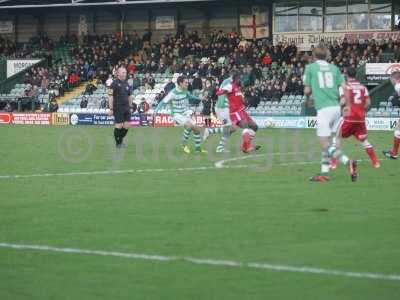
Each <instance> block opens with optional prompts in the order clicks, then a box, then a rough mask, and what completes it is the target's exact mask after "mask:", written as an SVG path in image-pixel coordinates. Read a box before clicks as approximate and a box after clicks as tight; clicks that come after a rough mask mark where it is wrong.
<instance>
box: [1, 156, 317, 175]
mask: <svg viewBox="0 0 400 300" xmlns="http://www.w3.org/2000/svg"><path fill="white" fill-rule="evenodd" d="M304 153H307V152H292V153H283V154H282V153H279V152H275V153H270V154H257V155H252V156H241V157H234V158H230V159H226V160H221V161H219V162H216V163H215V166H207V167H206V166H203V167H187V168H166V169H128V170H102V171H76V172H66V173H38V174H16V175H0V180H1V179H23V178H35V177H57V176H90V175H118V174H133V173H162V172H188V171H208V170H215V169H216V168H217V169H222V168H225V169H236V168H251V167H254V166H251V165H235V166H224V164H225V163H226V162H228V161H236V160H242V159H250V158H253V157H259V156H260V157H261V156H269V155H271V156H274V155H278V154H279V155H295V154H304ZM309 163H314V162H294V163H278V164H276V165H280V166H286V165H298V164H309ZM219 164H221V166H219Z"/></svg>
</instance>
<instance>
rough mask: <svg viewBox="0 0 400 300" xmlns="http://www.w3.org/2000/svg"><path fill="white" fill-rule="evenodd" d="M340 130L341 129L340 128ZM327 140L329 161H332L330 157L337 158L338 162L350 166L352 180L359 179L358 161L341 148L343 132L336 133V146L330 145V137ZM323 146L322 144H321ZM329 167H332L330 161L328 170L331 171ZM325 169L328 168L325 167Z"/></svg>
mask: <svg viewBox="0 0 400 300" xmlns="http://www.w3.org/2000/svg"><path fill="white" fill-rule="evenodd" d="M339 132H340V129H339ZM326 142H327V143H328V148H327V149H328V151H327V154H328V162H329V161H330V158H335V159H336V160H337V161H338V162H340V163H342V164H343V165H344V166H346V167H348V169H349V173H350V176H351V180H352V181H357V177H358V174H357V161H355V160H352V159H349V158H348V157H347V155H345V154H344V153H343V152H342V150H341V146H342V138H341V134H340V133H339V134H337V135H336V139H335V142H336V146H335V147H334V146H332V145H331V146H329V139H328V138H327V139H326ZM321 146H322V144H321ZM329 168H330V163H328V172H329ZM324 170H326V169H325V168H324ZM321 173H322V166H321Z"/></svg>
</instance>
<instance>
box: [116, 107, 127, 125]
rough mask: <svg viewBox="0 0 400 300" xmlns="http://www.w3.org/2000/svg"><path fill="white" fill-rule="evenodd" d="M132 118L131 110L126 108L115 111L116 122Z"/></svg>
mask: <svg viewBox="0 0 400 300" xmlns="http://www.w3.org/2000/svg"><path fill="white" fill-rule="evenodd" d="M130 120H131V111H130V110H124V111H114V123H115V124H119V123H124V122H129V121H130Z"/></svg>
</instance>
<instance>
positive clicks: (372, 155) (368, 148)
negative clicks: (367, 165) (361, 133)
mask: <svg viewBox="0 0 400 300" xmlns="http://www.w3.org/2000/svg"><path fill="white" fill-rule="evenodd" d="M360 143H361V146H362V147H363V148H364V150H365V152H367V155H368V156H369V158H370V160H371V162H372V166H373V167H374V168H376V169H378V168H380V166H381V163H380V162H379V159H378V158H377V157H376V154H375V150H374V147H373V146H372V145H371V144H370V143H369V141H368V139H367V138H366V139H364V140H361V139H360Z"/></svg>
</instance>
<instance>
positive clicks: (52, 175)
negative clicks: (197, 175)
mask: <svg viewBox="0 0 400 300" xmlns="http://www.w3.org/2000/svg"><path fill="white" fill-rule="evenodd" d="M212 169H215V167H212V166H210V167H192V168H171V169H130V170H104V171H83V172H68V173H39V174H26V175H0V179H19V178H32V177H55V176H82V175H114V174H115V175H118V174H129V173H157V172H159V173H161V172H183V171H204V170H212Z"/></svg>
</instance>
